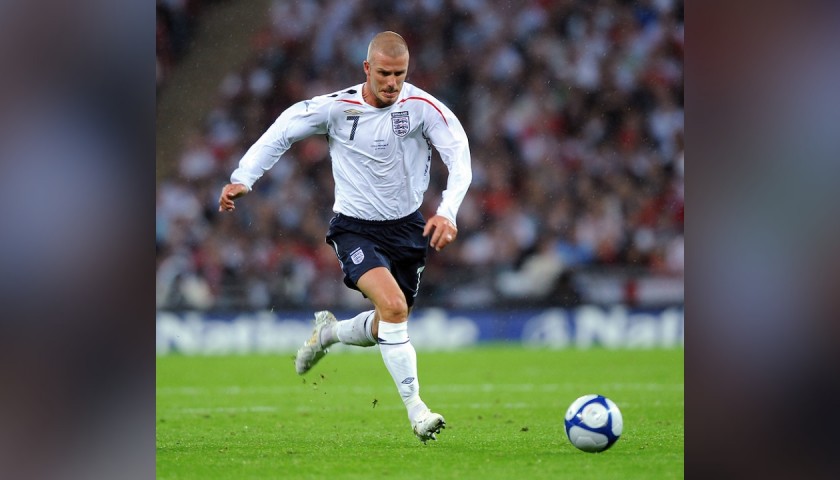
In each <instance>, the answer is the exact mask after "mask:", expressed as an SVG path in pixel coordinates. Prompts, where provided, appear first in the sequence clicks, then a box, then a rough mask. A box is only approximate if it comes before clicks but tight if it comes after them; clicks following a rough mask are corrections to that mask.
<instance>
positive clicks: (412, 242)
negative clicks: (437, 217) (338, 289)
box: [327, 211, 428, 307]
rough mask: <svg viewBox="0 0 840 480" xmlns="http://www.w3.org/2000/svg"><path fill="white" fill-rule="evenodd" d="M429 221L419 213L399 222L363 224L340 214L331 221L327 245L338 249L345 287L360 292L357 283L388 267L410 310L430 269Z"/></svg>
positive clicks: (361, 221)
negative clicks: (426, 232) (372, 271)
mask: <svg viewBox="0 0 840 480" xmlns="http://www.w3.org/2000/svg"><path fill="white" fill-rule="evenodd" d="M425 225H426V220H425V219H424V218H423V215H421V214H420V212H419V211H417V212H414V213H412V214H411V215H409V216H407V217H404V218H400V219H398V220H383V221H377V220H360V219H357V218H352V217H348V216H346V215H342V214H340V213H339V214H337V215H336V216H334V217H333V218H332V220H330V228H329V230H328V231H327V244H329V245H331V246H332V247H333V248H334V249H335V254H336V256H338V262H339V263H340V264H341V270H342V271H343V272H344V284H345V285H347V286H348V287H350V288H352V289H354V290H359V287H357V286H356V282H358V281H359V278H361V276H362V275H363V274H365V272H367V271H368V270H370V269H372V268H376V267H385V268H387V269H388V270H390V271H391V275H393V276H394V278H395V279H396V280H397V284H398V285H399V286H400V290H402V292H403V294H405V300H406V302H407V303H408V306H409V307H411V306H413V305H414V297H416V296H417V290H418V288H419V287H420V275H422V273H423V269H424V268H425V267H426V253H427V251H426V249H427V246H428V239H427V238H425V237H424V236H423V228H425Z"/></svg>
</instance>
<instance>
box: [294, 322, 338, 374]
mask: <svg viewBox="0 0 840 480" xmlns="http://www.w3.org/2000/svg"><path fill="white" fill-rule="evenodd" d="M336 322H337V320H336V319H335V315H333V314H332V313H331V312H328V311H326V310H323V311H320V312H316V313H315V329H314V330H313V331H312V336H311V337H309V340H307V341H305V342H304V343H303V346H302V347H300V349H298V351H297V356H296V357H295V370H296V371H297V373H298V375H303V374H304V373H306V372H308V371H309V369H311V368H312V367H314V366H315V364H316V363H318V361H319V360H321V359H322V358H324V355H326V354H327V351H328V350H327V349H326V348H325V347H324V345H323V344H321V330H323V329H324V328H326V327H332V326H333V325H335V324H336Z"/></svg>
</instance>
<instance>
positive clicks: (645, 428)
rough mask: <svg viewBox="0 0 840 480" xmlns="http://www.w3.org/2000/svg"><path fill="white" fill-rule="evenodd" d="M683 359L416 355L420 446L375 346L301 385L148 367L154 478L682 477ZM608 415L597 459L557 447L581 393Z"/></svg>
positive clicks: (677, 354)
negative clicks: (601, 398) (611, 440)
mask: <svg viewBox="0 0 840 480" xmlns="http://www.w3.org/2000/svg"><path fill="white" fill-rule="evenodd" d="M683 353H684V351H683V350H682V349H673V350H671V349H668V350H605V349H588V350H578V349H565V350H550V349H532V348H523V347H521V346H513V345H504V344H501V345H490V346H479V347H474V348H470V349H464V350H459V351H454V352H423V351H421V352H418V354H417V358H418V365H419V374H420V375H419V377H420V387H421V390H420V391H421V394H422V397H423V400H424V401H425V402H426V403H427V404H428V405H429V406H430V407H431V408H432V410H434V411H437V412H440V413H441V414H443V415H444V416H445V417H446V422H447V428H446V429H445V430H443V431H442V432H441V434H440V435H439V436H438V440H437V441H436V442H434V441H430V442H428V444H427V445H423V444H422V443H421V442H419V441H418V440H417V439H416V438H415V437H414V434H413V433H412V432H411V427H410V425H409V422H408V419H407V417H406V414H405V409H404V407H403V405H402V402H401V401H400V399H399V395H398V394H397V391H396V387H395V386H394V385H393V382H392V380H391V377H390V376H389V374H388V372H387V370H386V369H385V366H384V364H383V363H382V360H381V357H380V356H379V351H378V349H377V348H375V347H374V348H370V349H358V350H356V351H350V350H347V349H342V350H339V351H334V352H332V353H330V354H329V355H327V357H326V358H324V359H323V360H322V361H321V363H319V364H318V365H317V366H316V367H315V368H313V370H312V371H311V372H309V373H308V374H307V375H305V376H304V377H300V376H298V375H297V374H295V371H294V364H293V360H292V356H291V355H284V356H277V355H273V356H272V355H253V356H225V357H184V356H177V355H172V356H164V357H158V359H157V393H156V395H157V418H156V428H157V438H156V452H157V466H156V468H157V478H158V479H203V480H204V479H252V478H253V479H256V478H260V479H264V478H266V479H303V478H311V479H321V478H323V479H330V480H338V479H380V478H384V479H399V480H401V479H423V480H428V479H436V480H440V479H481V480H490V479H529V480H530V479H563V478H569V479H590V478H591V479H611V478H615V479H633V478H645V479H646V478H651V479H669V478H683V466H684V460H683V455H684V447H685V437H684V435H685V433H684V432H685V431H684V425H683V419H684V416H683V411H684V388H683ZM587 393H599V394H602V395H605V396H607V397H609V398H611V399H612V400H613V401H615V402H616V404H618V406H619V408H620V409H621V412H622V414H623V416H624V432H623V434H622V436H621V438H620V439H619V440H618V442H617V443H616V444H615V445H613V447H612V448H611V449H609V450H607V451H606V452H603V453H597V454H592V453H584V452H581V451H579V450H577V449H575V448H574V447H573V446H572V445H571V444H570V443H569V441H568V439H567V438H566V435H565V432H564V428H563V415H564V414H565V411H566V408H568V406H569V404H571V402H572V401H573V400H574V399H575V398H577V397H578V396H580V395H584V394H587Z"/></svg>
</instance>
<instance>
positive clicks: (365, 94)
mask: <svg viewBox="0 0 840 480" xmlns="http://www.w3.org/2000/svg"><path fill="white" fill-rule="evenodd" d="M362 100H364V101H365V103H367V104H368V105H370V106H372V107H374V108H385V107H389V106H390V105H386V104H383V103H382V102H380V101H379V99H378V98H376V95H374V94H372V93H371V92H370V90H369V87H368V84H367V82H365V83H364V84H362Z"/></svg>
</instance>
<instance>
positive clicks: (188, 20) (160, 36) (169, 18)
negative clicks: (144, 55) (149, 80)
mask: <svg viewBox="0 0 840 480" xmlns="http://www.w3.org/2000/svg"><path fill="white" fill-rule="evenodd" d="M213 1H215V0H156V5H155V17H156V22H155V68H156V72H155V75H156V79H155V83H156V85H157V88H158V89H160V88H161V87H162V86H163V84H164V83H165V82H166V79H167V77H168V76H169V72H170V71H171V70H172V68H174V67H175V65H176V64H177V63H178V62H179V61H180V60H181V58H183V56H184V54H186V52H187V49H188V48H189V46H190V41H191V40H192V38H193V35H194V33H195V27H196V24H197V22H198V18H199V14H200V13H201V8H202V6H203V5H206V4H208V3H210V2H213Z"/></svg>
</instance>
